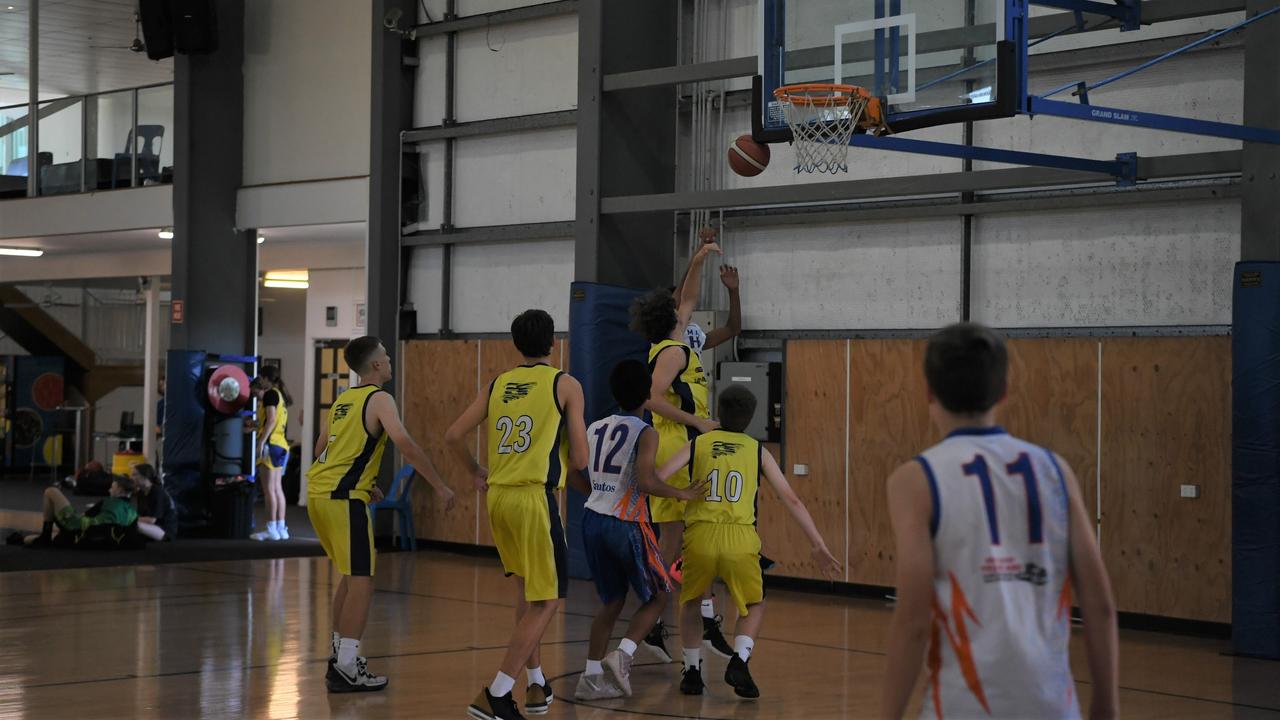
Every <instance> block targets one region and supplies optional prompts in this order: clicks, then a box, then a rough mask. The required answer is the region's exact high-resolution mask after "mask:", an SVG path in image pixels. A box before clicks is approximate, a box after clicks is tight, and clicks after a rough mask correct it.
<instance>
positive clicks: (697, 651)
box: [684, 647, 702, 668]
mask: <svg viewBox="0 0 1280 720" xmlns="http://www.w3.org/2000/svg"><path fill="white" fill-rule="evenodd" d="M684 666H685V667H687V668H691V667H692V668H696V667H702V648H700V647H696V648H693V649H689V648H685V649H684Z"/></svg>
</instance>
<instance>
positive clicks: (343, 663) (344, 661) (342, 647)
mask: <svg viewBox="0 0 1280 720" xmlns="http://www.w3.org/2000/svg"><path fill="white" fill-rule="evenodd" d="M359 654H360V641H359V640H356V639H354V638H339V639H338V663H337V664H338V668H339V669H341V670H342V671H343V672H345V673H346V674H348V675H353V674H355V671H356V656H357V655H359Z"/></svg>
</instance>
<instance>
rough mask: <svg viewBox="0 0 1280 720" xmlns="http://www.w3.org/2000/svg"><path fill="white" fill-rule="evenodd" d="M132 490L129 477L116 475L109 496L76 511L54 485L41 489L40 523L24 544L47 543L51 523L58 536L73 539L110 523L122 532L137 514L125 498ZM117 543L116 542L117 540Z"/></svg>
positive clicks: (128, 497) (135, 519)
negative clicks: (64, 535)
mask: <svg viewBox="0 0 1280 720" xmlns="http://www.w3.org/2000/svg"><path fill="white" fill-rule="evenodd" d="M134 492H135V488H134V484H133V479H132V478H127V477H123V476H117V477H116V479H115V481H114V482H112V483H111V492H110V495H109V496H108V497H107V498H106V499H105V500H102V501H101V502H97V503H94V504H93V505H91V506H90V507H89V509H88V510H85V511H84V513H80V512H79V511H77V510H76V509H75V508H74V507H72V505H71V503H70V501H68V500H67V496H66V495H63V494H62V491H61V490H59V489H58V488H55V487H50V488H45V491H44V507H43V512H44V525H43V526H42V527H41V529H40V534H39V535H32V536H31V537H29V538H26V540H25V542H26V544H28V545H32V544H39V545H47V544H49V543H50V542H51V541H52V540H53V526H54V525H57V526H58V534H59V536H61V535H63V534H66V535H68V536H74V537H76V538H77V539H79V538H80V537H83V536H84V535H85V534H86V533H88V532H89V530H90V529H92V528H94V527H99V526H111V525H114V526H116V527H117V528H119V529H120V530H122V531H127V530H129V529H130V528H131V527H132V526H133V525H134V523H136V522H137V520H138V513H137V511H135V510H134V509H133V503H131V502H129V499H130V498H132V497H133V494H134ZM117 542H118V541H117Z"/></svg>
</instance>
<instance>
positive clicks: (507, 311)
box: [409, 239, 573, 333]
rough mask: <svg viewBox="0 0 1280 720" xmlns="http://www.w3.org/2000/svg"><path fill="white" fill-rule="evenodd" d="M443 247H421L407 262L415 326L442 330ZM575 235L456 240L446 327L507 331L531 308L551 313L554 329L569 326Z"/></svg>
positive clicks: (462, 329) (481, 330)
mask: <svg viewBox="0 0 1280 720" xmlns="http://www.w3.org/2000/svg"><path fill="white" fill-rule="evenodd" d="M441 258H442V254H441V250H440V248H432V247H428V248H419V249H417V250H415V251H414V253H413V256H412V260H411V261H410V264H409V300H410V302H412V303H413V305H414V309H415V310H416V311H417V313H418V332H420V333H435V332H439V330H440V310H441V286H440V283H441V282H442V277H443V275H442V273H441ZM572 282H573V240H569V239H565V240H536V241H530V242H522V243H521V242H513V243H496V244H475V245H471V244H468V245H457V246H455V247H454V250H453V284H452V285H451V286H450V296H449V298H450V299H449V308H450V316H451V317H450V329H451V330H453V331H454V332H461V333H482V332H484V333H489V332H507V331H509V330H510V329H511V320H512V318H514V317H515V316H516V315H519V314H520V313H522V312H524V311H525V310H528V309H529V308H541V309H543V310H546V311H547V312H548V313H550V314H551V318H552V319H553V320H555V323H556V329H557V330H567V329H568V327H569V284H570V283H572Z"/></svg>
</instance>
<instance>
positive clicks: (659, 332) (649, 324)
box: [631, 288, 679, 344]
mask: <svg viewBox="0 0 1280 720" xmlns="http://www.w3.org/2000/svg"><path fill="white" fill-rule="evenodd" d="M676 309H677V307H676V299H675V298H674V297H672V295H671V291H669V290H667V289H666V288H658V289H657V290H654V291H653V292H651V293H649V294H648V295H645V296H644V297H640V298H636V301H635V302H633V303H631V329H632V330H634V331H635V332H638V333H640V334H641V335H643V336H644V339H645V340H648V341H649V343H650V344H657V343H660V342H662V341H663V340H666V339H667V338H669V337H671V333H672V331H674V330H675V329H676V322H677V321H678V320H679V315H677V313H676Z"/></svg>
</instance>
